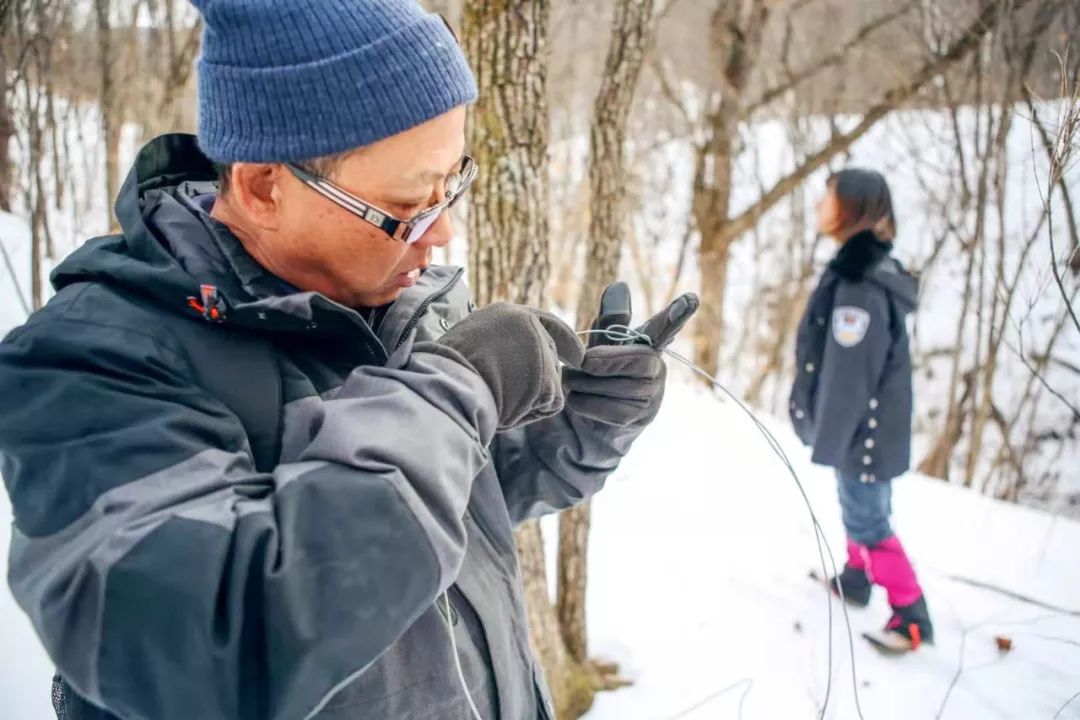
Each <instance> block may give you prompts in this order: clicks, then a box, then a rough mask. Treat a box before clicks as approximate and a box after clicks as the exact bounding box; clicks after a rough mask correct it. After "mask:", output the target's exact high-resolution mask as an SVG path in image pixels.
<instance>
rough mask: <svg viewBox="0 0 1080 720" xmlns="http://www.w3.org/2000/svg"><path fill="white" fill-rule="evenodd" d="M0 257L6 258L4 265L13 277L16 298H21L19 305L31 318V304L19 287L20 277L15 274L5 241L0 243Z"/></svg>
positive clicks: (12, 283)
mask: <svg viewBox="0 0 1080 720" xmlns="http://www.w3.org/2000/svg"><path fill="white" fill-rule="evenodd" d="M0 255H3V256H4V264H5V265H7V271H8V275H10V276H11V285H12V287H14V288H15V296H16V297H18V298H19V304H20V305H22V309H23V312H24V313H26V315H27V317H29V315H30V303H29V302H28V301H27V299H26V295H24V294H23V291H22V288H21V287H20V286H19V277H18V275H17V274H16V273H15V265H14V264H13V263H12V262H11V256H10V255H8V251H7V246H5V245H4V243H3V241H0Z"/></svg>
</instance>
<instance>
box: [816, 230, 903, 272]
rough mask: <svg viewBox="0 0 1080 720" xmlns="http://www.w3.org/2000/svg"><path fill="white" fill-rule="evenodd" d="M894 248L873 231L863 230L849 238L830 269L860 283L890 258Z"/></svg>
mask: <svg viewBox="0 0 1080 720" xmlns="http://www.w3.org/2000/svg"><path fill="white" fill-rule="evenodd" d="M892 247H893V246H892V243H890V242H885V241H884V240H881V239H880V238H878V236H877V235H875V234H874V233H873V232H872V231H870V230H863V231H861V232H858V233H856V234H854V235H852V236H851V237H850V238H848V241H847V242H845V243H844V244H843V246H841V248H840V249H839V250H838V251H837V253H836V255H835V256H834V257H833V259H832V261H831V262H830V263H829V267H830V268H832V270H833V272H835V273H836V274H837V275H839V276H840V277H842V278H844V279H845V280H848V281H850V282H858V281H859V280H862V279H863V278H864V277H866V275H867V273H869V272H870V271H871V270H872V269H874V268H875V267H877V266H878V265H879V264H880V263H881V261H882V260H884V259H885V258H887V257H888V256H889V253H890V252H892Z"/></svg>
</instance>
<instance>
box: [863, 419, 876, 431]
mask: <svg viewBox="0 0 1080 720" xmlns="http://www.w3.org/2000/svg"><path fill="white" fill-rule="evenodd" d="M866 424H867V425H869V426H870V429H871V430H873V429H874V428H876V427H877V418H870V420H869V421H867V423H866Z"/></svg>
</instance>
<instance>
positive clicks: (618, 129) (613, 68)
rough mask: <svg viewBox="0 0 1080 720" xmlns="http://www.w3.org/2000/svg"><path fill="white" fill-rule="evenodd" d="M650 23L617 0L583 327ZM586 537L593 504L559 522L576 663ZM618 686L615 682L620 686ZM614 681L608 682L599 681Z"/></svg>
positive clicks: (609, 234) (610, 245)
mask: <svg viewBox="0 0 1080 720" xmlns="http://www.w3.org/2000/svg"><path fill="white" fill-rule="evenodd" d="M653 28H654V24H653V2H652V0H617V2H616V3H615V12H614V22H613V23H612V28H611V40H610V43H609V45H608V52H607V58H606V60H605V62H604V72H603V77H602V79H601V83H600V90H599V92H598V93H597V95H596V100H595V102H594V103H593V119H592V127H591V131H590V136H589V189H590V193H589V197H590V203H589V210H590V215H589V218H590V220H589V232H588V234H587V235H586V264H585V281H584V283H583V284H582V291H581V295H580V298H579V301H578V312H577V322H578V327H588V326H589V324H590V322H591V321H592V319H593V318H594V317H595V315H596V311H597V304H598V300H599V297H600V293H601V291H602V290H603V288H604V287H605V286H606V285H607V284H608V283H610V282H612V281H614V280H615V279H616V277H617V274H618V271H619V261H620V256H621V250H622V244H623V241H624V239H625V238H626V237H627V235H628V234H629V232H630V227H629V223H628V221H627V218H628V207H627V206H626V203H625V197H626V186H627V171H626V158H625V154H626V148H625V146H626V125H627V117H628V116H629V114H630V107H631V104H632V103H633V99H634V92H635V89H636V88H637V84H638V77H639V76H640V74H641V66H642V63H643V61H644V59H645V55H646V53H647V52H648V45H649V43H650V42H651V37H652V32H653ZM588 538H589V503H588V502H586V503H583V504H582V505H579V506H578V507H575V508H572V509H570V510H566V511H564V512H563V513H562V516H561V517H560V519H559V575H558V577H559V586H558V615H559V624H560V627H561V629H562V634H563V638H564V640H565V641H566V647H567V650H568V651H569V652H570V656H571V657H572V658H573V659H574V660H575V661H576V662H578V663H585V662H586V661H587V659H588V644H587V634H586V629H585V628H586V626H585V588H586V580H587V562H586V561H587V557H588ZM597 674H598V675H599V673H597ZM621 683H622V681H621V680H618V679H617V678H616V679H614V682H613V684H614V685H615V686H618V685H619V684H621ZM611 684H612V683H611V682H608V681H606V680H605V681H602V682H601V683H600V686H601V687H606V686H608V685H611Z"/></svg>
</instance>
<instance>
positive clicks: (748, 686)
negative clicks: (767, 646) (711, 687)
mask: <svg viewBox="0 0 1080 720" xmlns="http://www.w3.org/2000/svg"><path fill="white" fill-rule="evenodd" d="M740 685H746V689H745V690H743V694H742V696H741V697H740V698H739V717H740V718H742V714H743V703H744V702H746V696H747V695H749V694H750V690H751V689H752V688H753V687H754V681H753V679H752V678H743V679H742V680H739V681H738V682H735V683H732V684H731V685H728V686H727V687H726V688H724V689H723V690H717V691H716V692H714V693H712V694H711V695H707V696H706V697H704V698H702V699H701V700H699V701H698V702H697V703H695V704H693V705H691V706H690V707H688V708H686V709H685V710H682V711H680V712H678V713H676V714H675V715H672V716H671V717H669V718H667V720H679V719H680V718H684V717H686V716H687V715H689V714H690V713H692V712H694V711H695V710H697V709H698V708H700V707H704V706H705V705H707V704H708V703H710V702H712V701H713V700H715V699H716V698H718V697H720V696H721V695H723V694H725V693H728V692H731V691H732V690H734V689H735V688H737V687H739V686H740Z"/></svg>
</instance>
